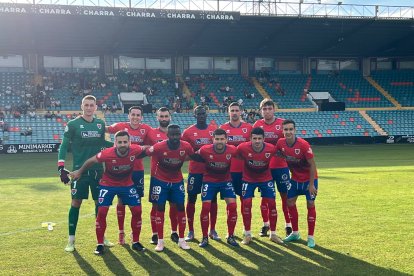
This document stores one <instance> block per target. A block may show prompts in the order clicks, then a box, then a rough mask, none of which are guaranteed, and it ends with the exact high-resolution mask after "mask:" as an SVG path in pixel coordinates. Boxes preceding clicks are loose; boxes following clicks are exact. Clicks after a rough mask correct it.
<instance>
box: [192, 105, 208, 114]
mask: <svg viewBox="0 0 414 276" xmlns="http://www.w3.org/2000/svg"><path fill="white" fill-rule="evenodd" d="M201 108H203V109H204V110H205V111H208V107H207V106H206V105H197V106H196V107H194V113H196V111H197V110H198V109H201Z"/></svg>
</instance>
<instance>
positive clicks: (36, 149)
mask: <svg viewBox="0 0 414 276" xmlns="http://www.w3.org/2000/svg"><path fill="white" fill-rule="evenodd" d="M59 145H60V144H59V143H43V144H11V145H0V153H4V154H16V153H50V152H58V149H59Z"/></svg>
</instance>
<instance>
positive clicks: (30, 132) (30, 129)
mask: <svg viewBox="0 0 414 276" xmlns="http://www.w3.org/2000/svg"><path fill="white" fill-rule="evenodd" d="M32 133H33V130H32V128H31V127H28V128H26V129H25V130H24V131H22V132H20V135H22V136H31V135H32Z"/></svg>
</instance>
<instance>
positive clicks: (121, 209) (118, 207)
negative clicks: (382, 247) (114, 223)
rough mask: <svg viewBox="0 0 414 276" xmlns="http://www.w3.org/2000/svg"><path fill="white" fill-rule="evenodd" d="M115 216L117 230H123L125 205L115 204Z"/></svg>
mask: <svg viewBox="0 0 414 276" xmlns="http://www.w3.org/2000/svg"><path fill="white" fill-rule="evenodd" d="M116 217H117V218H118V229H119V232H124V222H125V205H122V204H119V203H118V204H117V205H116Z"/></svg>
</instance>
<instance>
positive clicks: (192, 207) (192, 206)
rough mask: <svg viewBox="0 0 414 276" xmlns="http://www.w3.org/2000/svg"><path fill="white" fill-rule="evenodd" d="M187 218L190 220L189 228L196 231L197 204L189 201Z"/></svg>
mask: <svg viewBox="0 0 414 276" xmlns="http://www.w3.org/2000/svg"><path fill="white" fill-rule="evenodd" d="M185 210H186V211H187V220H188V230H189V231H193V232H194V214H195V204H194V203H190V202H187V208H186V209H185Z"/></svg>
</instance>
